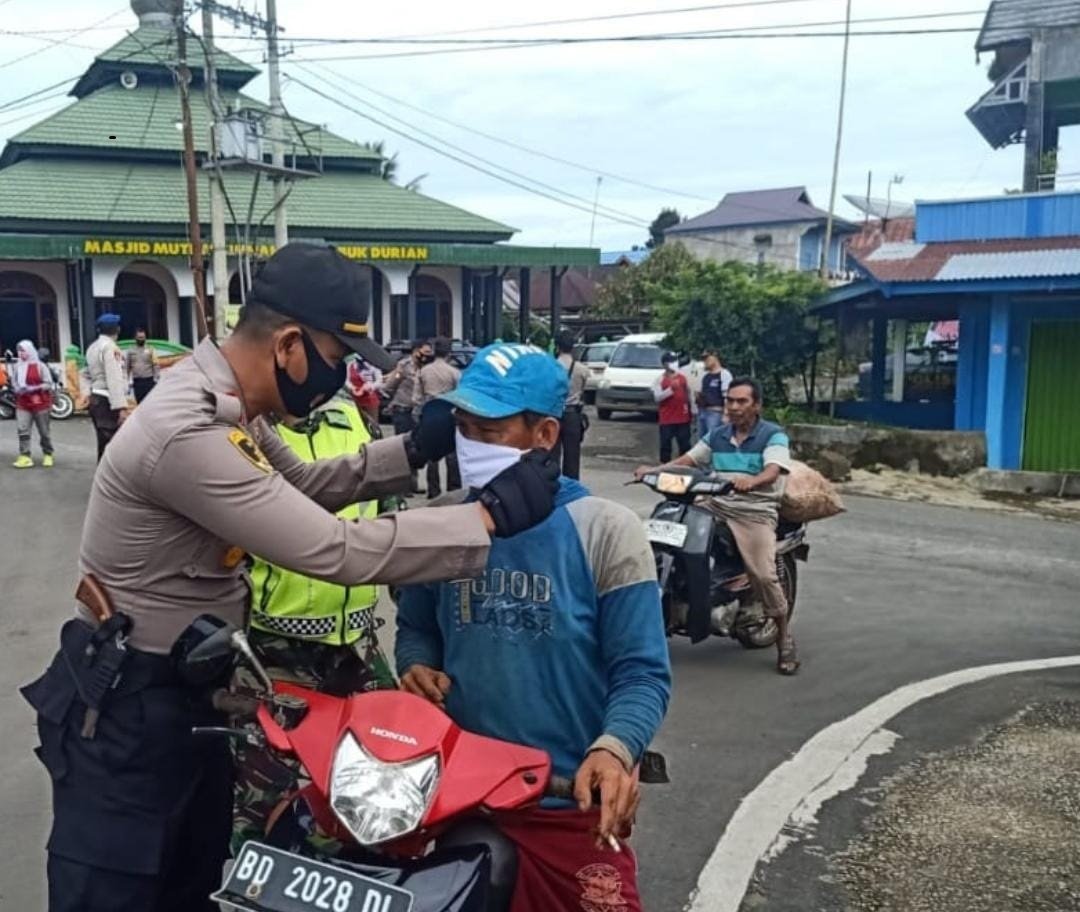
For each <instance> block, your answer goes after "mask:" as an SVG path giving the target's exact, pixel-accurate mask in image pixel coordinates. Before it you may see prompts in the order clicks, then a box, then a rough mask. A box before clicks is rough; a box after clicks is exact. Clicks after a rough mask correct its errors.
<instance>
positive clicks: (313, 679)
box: [232, 629, 397, 854]
mask: <svg viewBox="0 0 1080 912" xmlns="http://www.w3.org/2000/svg"><path fill="white" fill-rule="evenodd" d="M248 637H249V639H250V641H251V646H252V648H253V649H254V650H255V653H256V655H258V657H259V660H260V661H261V662H262V663H263V665H265V666H266V670H267V672H269V674H270V677H271V678H273V679H274V680H276V681H289V682H292V683H297V684H303V685H306V686H310V687H314V688H316V689H317V690H321V691H324V692H326V693H333V694H337V695H340V696H345V695H347V694H350V693H366V692H368V691H373V690H393V689H394V688H396V687H397V681H396V680H395V678H394V674H393V672H392V671H391V669H390V663H389V661H388V660H387V657H386V654H385V653H384V652H383V650H382V648H381V647H380V646H379V642H378V639H377V637H376V635H375V631H374V630H370V631H368V633H366V634H365V635H364V636H363V637H362V638H361V639H359V640H357V642H355V643H353V644H351V645H348V646H330V645H327V644H325V643H308V642H305V641H303V640H296V639H290V638H288V637H283V636H280V635H278V634H273V633H265V632H264V631H261V630H255V629H252V630H250V631H249V632H248ZM233 689H234V690H236V691H237V692H240V693H243V692H249V693H257V692H258V691H259V686H258V684H257V681H256V679H255V675H254V673H253V672H252V671H251V670H250V669H248V668H246V667H243V666H242V667H240V668H239V669H237V672H236V674H235V676H234V678H233ZM234 762H235V767H236V780H235V781H236V785H235V790H234V794H233V838H232V848H233V853H234V854H235V853H236V851H237V850H238V849H239V848H240V846H241V845H243V844H244V842H245V841H247V840H248V839H262V838H264V837H265V835H266V832H267V830H268V828H269V824H270V822H271V819H272V815H273V812H274V810H275V809H276V808H277V807H278V806H279V805H281V804H282V802H283V801H285V800H287V799H288V798H289V797H290V795H291V793H292V792H294V791H296V789H297V788H298V786H299V784H300V782H301V780H302V779H303V778H304V772H303V770H302V769H301V766H300V763H299V761H297V760H296V759H295V758H292V757H282V756H280V755H276V754H271V753H270V752H269V751H266V750H261V749H259V748H257V747H252V746H250V745H246V744H236V745H235V747H234ZM313 842H314V843H315V848H317V849H318V850H319V851H320V853H322V854H332V848H333V847H332V845H330V844H329V843H328V842H325V841H322V840H318V839H314V840H313Z"/></svg>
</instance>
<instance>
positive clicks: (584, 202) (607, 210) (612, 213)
mask: <svg viewBox="0 0 1080 912" xmlns="http://www.w3.org/2000/svg"><path fill="white" fill-rule="evenodd" d="M300 68H301V69H302V70H304V72H306V73H308V74H309V75H311V76H313V77H314V78H316V79H319V80H320V81H321V82H323V83H325V84H326V85H328V86H330V88H332V89H334V90H335V91H337V92H341V93H342V94H343V95H346V96H348V97H349V98H351V99H353V100H354V101H357V102H359V103H360V104H363V105H366V106H367V107H369V108H371V109H372V110H374V111H377V112H378V113H379V114H381V115H382V116H384V117H389V118H390V119H391V120H395V121H397V122H398V123H402V124H405V125H406V126H407V127H410V128H411V129H412V130H413V131H415V132H416V133H418V134H419V135H421V136H423V137H426V138H427V139H429V140H431V141H432V142H435V143H439V144H441V145H442V146H443V147H445V148H446V149H452V150H453V151H455V152H457V153H459V154H461V155H465V156H468V157H469V158H471V159H474V160H475V161H478V162H480V163H481V164H483V165H485V166H486V167H488V168H495V169H497V170H499V171H503V172H505V173H506V174H509V175H511V176H512V177H514V178H516V179H517V180H521V181H526V182H528V183H531V184H535V185H536V186H537V187H540V188H541V189H543V190H545V191H547V192H548V193H554V194H558V195H560V196H563V197H566V198H567V199H569V200H573V201H574V202H575V203H576V204H579V208H580V207H584V209H585V211H588V212H590V213H591V212H592V211H593V202H592V200H590V199H586V198H585V197H582V196H578V195H577V194H574V193H571V192H569V191H568V190H563V189H561V188H559V187H556V186H553V185H552V184H547V183H544V182H543V181H540V180H537V179H536V178H534V177H530V176H529V175H527V174H523V173H521V172H520V171H515V170H514V169H512V168H507V167H506V166H505V165H500V164H499V163H498V162H495V161H492V160H491V159H488V158H484V157H483V156H481V155H477V154H476V153H475V152H471V151H469V150H468V149H465V148H463V147H461V146H459V145H456V144H454V143H452V142H448V141H447V140H446V139H444V138H443V137H441V136H438V135H436V134H434V133H430V132H428V131H427V130H424V129H422V128H420V127H417V126H415V125H413V124H409V123H408V122H407V121H405V120H403V119H402V118H400V117H398V116H397V115H395V114H392V113H391V112H389V111H387V110H385V109H384V108H380V107H378V106H377V105H373V104H372V103H371V102H369V101H364V99H362V98H358V97H357V96H356V95H354V94H353V93H352V92H350V91H349V90H348V89H346V88H344V87H342V86H340V85H335V84H334V83H332V82H330V81H329V80H328V79H326V78H325V77H323V76H319V75H318V74H317V73H313V72H312V71H311V70H310V69H309V68H308V67H305V66H303V65H302V64H301V65H300ZM290 78H291V79H294V81H296V82H300V80H298V79H296V77H292V76H291V77H290ZM300 84H301V85H304V86H305V87H306V88H309V89H310V88H311V87H310V86H308V85H306V84H305V83H303V82H300ZM357 113H359V114H360V116H362V117H366V118H367V119H369V120H372V121H373V122H377V121H375V119H374V118H372V117H371V116H370V115H368V114H364V113H362V112H357ZM391 129H393V128H391ZM402 135H405V134H402ZM406 138H407V139H411V140H412V141H417V140H415V137H410V136H406ZM435 151H439V150H438V149H436V150H435ZM599 211H600V213H601V214H604V215H607V216H609V217H611V218H615V219H628V220H630V221H631V222H634V223H640V222H641V219H640V217H638V216H636V215H634V214H633V213H629V212H623V211H621V210H619V209H614V208H612V207H610V206H600V207H599Z"/></svg>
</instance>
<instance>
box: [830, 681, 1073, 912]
mask: <svg viewBox="0 0 1080 912" xmlns="http://www.w3.org/2000/svg"><path fill="white" fill-rule="evenodd" d="M878 791H879V795H878V796H877V803H878V806H877V808H876V809H875V811H874V812H873V813H872V815H871V816H870V817H869V818H868V820H867V823H866V825H865V827H864V830H863V833H862V834H861V835H860V836H859V837H857V838H856V839H855V840H854V841H853V842H852V844H851V845H850V847H849V848H848V849H847V850H846V851H845V852H844V853H843V854H841V855H838V856H836V857H835V858H834V866H835V868H836V872H837V875H838V878H839V880H840V881H841V882H842V883H843V884H844V885H845V887H846V888H847V894H848V903H847V905H848V908H849V909H850V910H853V912H854V910H858V912H973V910H987V912H1069V910H1080V702H1071V701H1070V702H1054V703H1045V704H1038V705H1034V706H1031V707H1028V708H1027V709H1025V710H1024V711H1023V712H1021V713H1020V714H1019V715H1018V716H1017V717H1015V718H1014V719H1013V720H1011V721H1010V722H1008V723H1006V724H1005V725H1003V726H1001V727H999V728H997V729H994V730H993V731H991V732H990V733H989V734H987V735H986V736H984V737H983V738H982V739H981V740H980V741H978V742H977V743H975V744H974V745H971V746H969V747H965V748H962V749H959V750H956V751H953V752H950V753H947V754H940V755H936V756H931V757H927V758H923V759H920V760H918V761H916V762H915V763H913V764H910V765H909V766H907V767H905V768H904V769H903V770H901V771H900V772H899V773H897V774H896V775H895V776H893V777H891V778H890V779H889V780H887V781H886V782H884V783H883V784H882V785H881V787H880V789H879V790H878Z"/></svg>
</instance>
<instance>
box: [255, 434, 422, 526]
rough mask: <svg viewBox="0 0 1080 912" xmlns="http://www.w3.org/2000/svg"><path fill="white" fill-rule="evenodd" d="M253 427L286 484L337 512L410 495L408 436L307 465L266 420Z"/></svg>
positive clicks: (264, 451) (378, 441)
mask: <svg viewBox="0 0 1080 912" xmlns="http://www.w3.org/2000/svg"><path fill="white" fill-rule="evenodd" d="M251 428H252V431H253V433H254V436H255V439H256V440H257V441H258V444H259V447H260V448H261V449H262V451H263V453H265V454H266V458H267V460H269V462H270V464H271V465H272V466H273V467H274V468H275V469H277V470H278V471H279V472H280V473H281V474H282V475H283V476H284V478H285V480H286V481H287V482H288V483H289V484H291V485H292V486H293V487H294V488H296V489H297V490H299V491H302V492H303V493H304V494H306V495H307V496H308V497H310V498H311V499H312V500H314V501H315V503H317V504H319V506H321V507H324V508H325V509H327V510H329V511H330V512H331V513H337V512H338V510H341V509H342V508H343V507H347V506H349V504H354V503H359V502H360V501H362V500H373V499H374V498H376V497H381V496H383V495H386V494H399V493H403V492H405V491H408V490H409V486H410V484H411V477H410V474H409V472H410V470H409V459H408V457H407V456H406V455H405V438H404V437H390V438H387V439H386V440H375V441H372V442H371V443H369V444H367V445H366V446H364V447H363V449H361V450H360V452H359V453H354V454H350V455H348V456H336V457H334V458H332V459H317V460H315V462H304V461H303V460H302V459H300V458H298V457H297V455H296V454H295V453H294V452H293V451H292V450H291V449H289V447H288V445H286V444H285V443H283V442H282V440H281V438H280V437H278V435H277V434H275V433H274V432H273V431H272V430H270V428H268V427H267V426H266V423H265V422H264V421H262V420H261V419H260V420H256V421H254V422H252V425H251Z"/></svg>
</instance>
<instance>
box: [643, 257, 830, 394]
mask: <svg viewBox="0 0 1080 912" xmlns="http://www.w3.org/2000/svg"><path fill="white" fill-rule="evenodd" d="M825 291H826V286H825V285H824V283H822V282H821V280H820V279H818V278H817V276H816V275H813V274H810V273H802V272H789V271H786V270H781V269H777V268H776V267H774V266H768V265H766V266H764V267H763V268H761V269H759V268H758V267H757V266H756V265H750V264H747V263H739V262H727V263H716V262H712V261H701V260H695V261H694V264H693V265H692V266H688V267H684V268H681V269H679V270H678V271H677V272H676V273H675V274H674V277H673V280H671V281H667V282H663V283H659V284H657V285H655V286H654V287H652V288H651V289H650V294H651V296H652V303H653V316H654V321H655V323H656V325H657V327H658V328H659V329H661V330H662V331H664V332H666V333H667V334H668V337H669V340H670V346H671V347H672V348H676V349H680V350H682V351H686V352H690V353H695V352H698V351H700V350H701V349H703V348H713V347H715V348H716V349H717V350H718V351H719V352H720V353H721V356H722V358H723V360H724V363H725V365H726V366H727V367H728V369H729V370H731V371H732V372H733V373H735V374H749V375H751V376H754V377H757V379H758V380H760V381H761V382H762V384H763V386H764V387H765V391H766V396H767V398H768V401H769V402H770V403H772V404H775V405H780V404H783V403H785V402H787V393H786V388H785V384H784V381H785V379H786V378H788V377H792V376H795V375H797V374H799V373H800V372H804V371H805V370H806V366H807V363H808V361H809V359H810V357H811V356H812V354H813V348H814V333H813V331H812V329H811V327H810V326H809V320H808V315H809V308H810V306H811V305H812V304H814V303H815V302H816V301H817V300H818V299H819V298H820V297H821V296H822V295H823V294H824V293H825Z"/></svg>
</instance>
